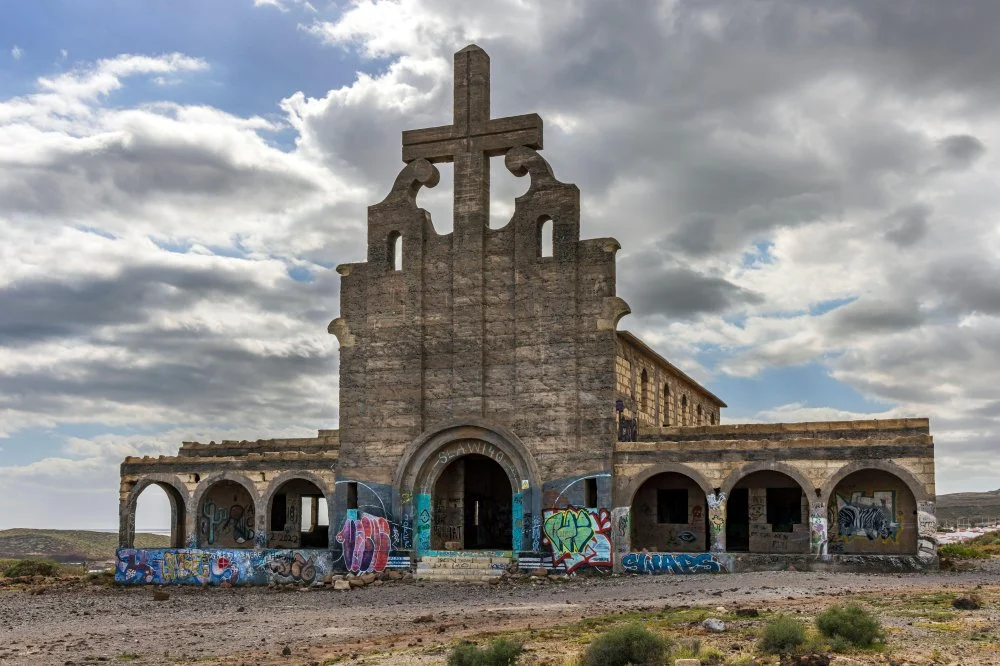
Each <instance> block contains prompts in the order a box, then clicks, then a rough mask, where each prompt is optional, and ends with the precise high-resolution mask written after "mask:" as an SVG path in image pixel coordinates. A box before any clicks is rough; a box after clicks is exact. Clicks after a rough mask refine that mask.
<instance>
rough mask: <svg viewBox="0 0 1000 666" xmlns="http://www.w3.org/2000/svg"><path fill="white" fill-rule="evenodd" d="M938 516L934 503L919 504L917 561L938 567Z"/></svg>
mask: <svg viewBox="0 0 1000 666" xmlns="http://www.w3.org/2000/svg"><path fill="white" fill-rule="evenodd" d="M937 547H938V541H937V516H935V507H934V502H917V559H918V560H920V562H921V563H923V564H926V565H930V566H937V561H938V553H937Z"/></svg>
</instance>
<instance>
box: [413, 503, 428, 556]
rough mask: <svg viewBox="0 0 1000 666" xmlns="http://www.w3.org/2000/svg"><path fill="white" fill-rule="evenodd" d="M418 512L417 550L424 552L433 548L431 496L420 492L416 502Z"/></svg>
mask: <svg viewBox="0 0 1000 666" xmlns="http://www.w3.org/2000/svg"><path fill="white" fill-rule="evenodd" d="M416 514H417V516H416V517H417V550H419V551H421V552H424V551H427V550H430V549H431V496H430V495H429V494H427V493H419V494H418V495H417V502H416Z"/></svg>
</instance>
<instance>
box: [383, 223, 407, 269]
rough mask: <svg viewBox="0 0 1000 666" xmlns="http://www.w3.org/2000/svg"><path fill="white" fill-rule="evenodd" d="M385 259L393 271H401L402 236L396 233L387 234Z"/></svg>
mask: <svg viewBox="0 0 1000 666" xmlns="http://www.w3.org/2000/svg"><path fill="white" fill-rule="evenodd" d="M385 259H386V261H387V262H389V265H390V266H392V269H393V270H394V271H401V270H403V236H402V235H401V234H400V233H399V232H398V231H393V232H392V233H391V234H389V240H388V243H387V244H386V252H385Z"/></svg>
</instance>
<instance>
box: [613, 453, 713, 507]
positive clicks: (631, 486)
mask: <svg viewBox="0 0 1000 666" xmlns="http://www.w3.org/2000/svg"><path fill="white" fill-rule="evenodd" d="M665 472H676V473H677V474H683V475H684V476H686V477H688V478H690V479H691V480H692V481H694V482H695V483H697V484H698V487H700V488H701V489H702V490H703V491H705V495H711V494H712V493H713V492H714V490H713V488H712V485H711V484H710V483H709V482H708V480H707V479H706V478H705V477H704V476H703V475H702V473H701V472H699V471H698V470H696V469H694V468H693V467H689V466H687V465H684V464H682V463H661V464H659V465H651V466H649V467H646V468H645V469H643V470H642V471H641V472H639V473H638V474H636V475H635V476H633V477H632V480H631V481H629V483H628V485H627V486H625V487H624V488H623V489H622V490H621V492H620V493H619V494H618V497H617V498H616V501H615V506H632V502H634V501H635V494H636V493H637V492H638V491H639V488H641V487H642V484H644V483H646V481H648V480H650V479H651V478H653V477H654V476H656V475H657V474H663V473H665Z"/></svg>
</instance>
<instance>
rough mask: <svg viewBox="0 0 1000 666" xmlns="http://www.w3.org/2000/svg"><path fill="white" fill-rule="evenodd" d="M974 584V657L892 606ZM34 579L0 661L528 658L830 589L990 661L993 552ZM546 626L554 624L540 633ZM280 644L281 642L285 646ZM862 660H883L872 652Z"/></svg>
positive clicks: (10, 605)
mask: <svg viewBox="0 0 1000 666" xmlns="http://www.w3.org/2000/svg"><path fill="white" fill-rule="evenodd" d="M976 586H983V587H982V588H981V591H982V592H984V593H985V594H986V597H987V599H988V600H989V603H988V604H987V605H986V607H984V609H983V610H981V611H977V612H976V613H977V614H976V617H975V619H974V622H975V625H974V626H973V625H970V627H972V628H971V629H968V631H975V632H980V633H982V636H983V639H982V641H973V642H975V643H976V644H975V645H973V646H972V647H971V648H970V649H974V650H973V652H970V653H969V655H971V656H966V657H963V656H962V655H961V652H962V650H961V649H959V648H956V647H955V645H958V644H963V645H964V643H962V642H961V639H962V637H963V636H965V635H966V634H967V633H968V631H966V627H964V626H960V627H958V628H957V629H955V626H956V625H955V623H956V622H973V620H972V619H968V618H964V617H963V618H958V619H957V620H954V621H951V624H948V626H949V627H950V628H951V629H949V630H947V631H941V632H935V631H934V629H935V626H934V625H933V622H934V620H928V619H926V618H921V617H920V616H919V613H918V614H917V615H913V614H910V615H907V614H905V613H904V614H903V615H902V619H900V617H896V616H895V615H893V609H894V607H897V606H898V607H902V606H904V605H906V603H907V600H908V599H916V598H918V597H919V595H921V594H929V593H934V592H946V593H949V594H950V593H952V592H959V591H963V590H969V589H973V588H975V587H976ZM37 589H38V586H27V587H21V588H11V587H8V588H0V663H3V664H46V665H49V664H68V663H70V662H72V663H74V664H83V663H97V662H98V661H107V662H112V663H125V662H131V663H141V664H176V663H226V664H270V663H284V664H312V663H319V664H323V663H367V664H375V663H379V664H382V663H414V664H416V663H421V664H430V663H444V656H443V655H444V654H445V652H444V650H443V649H442V648H441V646H442V645H446V644H449V643H453V642H454V641H455V640H456V639H457V638H459V637H472V638H476V637H480V638H481V637H482V636H483V635H485V634H489V633H495V632H499V631H504V630H507V631H510V630H518V631H520V632H521V633H520V634H519V636H520V637H521V638H522V640H527V641H528V646H529V648H530V653H529V658H528V659H527V660H526V661H527V662H528V663H553V664H562V663H565V662H566V655H567V654H570V653H572V652H573V650H577V651H578V650H579V645H577V646H570V647H569V648H567V649H568V651H567V649H563V648H561V647H559V646H558V645H554V644H553V642H557V641H560V640H563V639H561V638H559V636H560V635H561V634H560V633H559V631H558V630H557V628H558V627H564V628H566V627H568V626H572V625H573V623H574V622H577V621H579V620H580V619H581V618H587V617H598V616H609V615H613V614H621V613H628V612H635V611H639V612H644V613H653V612H657V611H661V610H662V609H663V608H665V607H677V606H704V607H707V608H710V609H712V610H713V612H715V609H716V608H718V607H723V608H726V609H729V610H734V609H736V608H738V607H750V608H757V609H760V610H761V611H762V612H766V611H768V610H782V611H787V612H801V613H805V614H806V615H808V614H809V613H810V612H814V611H815V610H816V609H821V608H822V607H823V606H824V605H825V604H826V603H830V602H832V601H833V599H830V597H831V596H833V597H836V600H838V601H839V600H842V599H843V598H844V596H846V595H861V596H862V597H863V598H864V599H871V600H873V602H874V603H876V604H878V603H879V600H880V599H881V600H889V601H887V602H886V603H885V604H884V606H886V608H885V609H883V610H882V611H881V612H882V614H883V615H884V616H885V617H886V624H887V626H890V627H895V628H893V629H891V631H890V635H891V638H892V640H891V643H892V654H893V655H894V657H895V656H896V655H898V654H899V651H900V650H902V652H903V653H905V655H907V656H909V657H910V659H911V662H910V663H931V661H930V659H931V656H926V659H927V661H921V655H931V653H932V651H933V650H934V649H938V651H939V652H941V653H942V654H943V655H944V656H943V657H942V660H943V661H941V662H940V663H962V664H965V663H968V664H979V663H983V664H988V663H996V664H1000V643H998V642H1000V609H998V607H997V603H996V599H997V598H1000V560H993V561H992V562H990V563H988V564H987V565H985V566H983V567H981V568H978V569H976V570H974V571H964V572H940V573H933V574H896V575H855V574H824V573H804V572H769V573H749V574H734V575H711V574H704V575H694V576H683V577H680V576H652V577H636V576H622V577H611V576H607V577H601V578H583V577H577V578H571V579H570V580H569V582H564V583H556V582H545V583H527V582H520V583H517V584H510V583H503V584H501V585H497V586H475V585H462V584H443V583H410V584H405V583H387V584H384V585H381V586H378V587H367V588H362V589H356V590H351V591H349V592H339V591H333V590H332V589H329V588H324V589H312V590H305V591H303V590H298V589H294V590H291V589H266V588H233V589H217V588H213V589H200V588H185V587H171V588H166V591H167V592H169V594H170V599H169V600H166V601H154V600H153V590H152V589H150V588H118V587H103V586H92V585H85V584H83V583H80V584H78V585H65V584H57V585H53V586H51V587H48V588H47V589H45V591H44V592H43V593H42V594H33V593H32V591H33V590H34V591H35V592H37ZM866 595H867V596H866ZM894 598H898V600H899V601H897V602H893V601H891V600H892V599H894ZM949 598H950V597H949ZM938 606H940V607H941V613H942V614H943V613H945V611H949V612H950V607H947V604H946V603H945V604H944V605H943V606H942V605H941V604H938ZM935 608H937V606H935ZM900 612H901V611H900ZM934 612H935V613H936V612H937V610H935V611H934ZM428 616H429V617H428ZM907 617H910V618H911V619H910V621H909V622H907V621H906V618H907ZM914 617H915V618H916V619H917V620H918V621H916V622H914V621H913V618H914ZM948 617H950V616H948ZM925 620H926V621H925ZM937 620H940V621H942V622H943V621H944V619H943V618H942V617H938V618H937ZM612 621H613V620H612V619H610V618H608V619H607V622H608V623H610V622H612ZM602 622H603V621H602ZM928 622H930V624H929V625H928V624H927V623H928ZM591 624H593V623H591ZM691 624H692V628H685V629H684V631H685V632H686V633H687V634H690V635H696V634H698V633H699V632H700V631H701V630H700V627H699V626H697V625H696V624H695V623H691ZM732 624H733V625H734V629H733V631H732V632H729V635H728V636H727V635H724V634H720V635H715V636H719V637H725V638H726V640H728V641H729V644H727V643H726V642H725V641H723V642H722V643H720V644H719V647H720V649H722V650H730V651H731V652H733V653H736V652H739V651H740V650H751V649H752V641H750V643H751V644H750V645H747V644H746V643H747V640H746V639H747V637H749V636H750V635H751V634H750V633H748V632H750V631H751V629H753V628H752V627H748V626H745V627H743V629H744V630H745V631H743V633H740V631H738V630H737V627H738V625H739V624H740V623H732ZM744 624H746V623H744ZM759 624H760V623H759V622H758V623H757V625H758V626H759ZM896 625H898V626H899V627H901V628H898V627H896ZM942 626H944V625H942ZM543 627H549V628H551V629H552V631H548V632H539V631H538V630H539V629H540V628H543ZM754 631H755V629H754ZM949 632H950V633H949ZM936 633H940V634H941V636H940V637H938V636H935V634H936ZM911 634H913V635H911ZM951 634H954V636H952V635H951ZM715 636H711V637H705V640H709V639H712V640H715ZM955 638H957V639H960V640H959V643H955V642H954V640H952V639H955ZM720 640H721V639H720ZM991 641H992V642H991ZM897 644H898V645H897ZM713 645H714V643H713ZM970 645H971V643H970ZM286 647H288V648H289V649H290V651H291V654H290V655H283V654H282V652H283V650H284V648H286ZM933 656H937V655H936V654H935V655H933ZM969 659H972V660H971V661H970V660H969ZM862 662H863V663H883V664H884V663H890V662H889V661H887V657H886V656H883V655H877V659H876V660H875V661H870V662H869V661H867V660H866V659H862ZM897 663H903V662H902V661H898V662H897Z"/></svg>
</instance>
